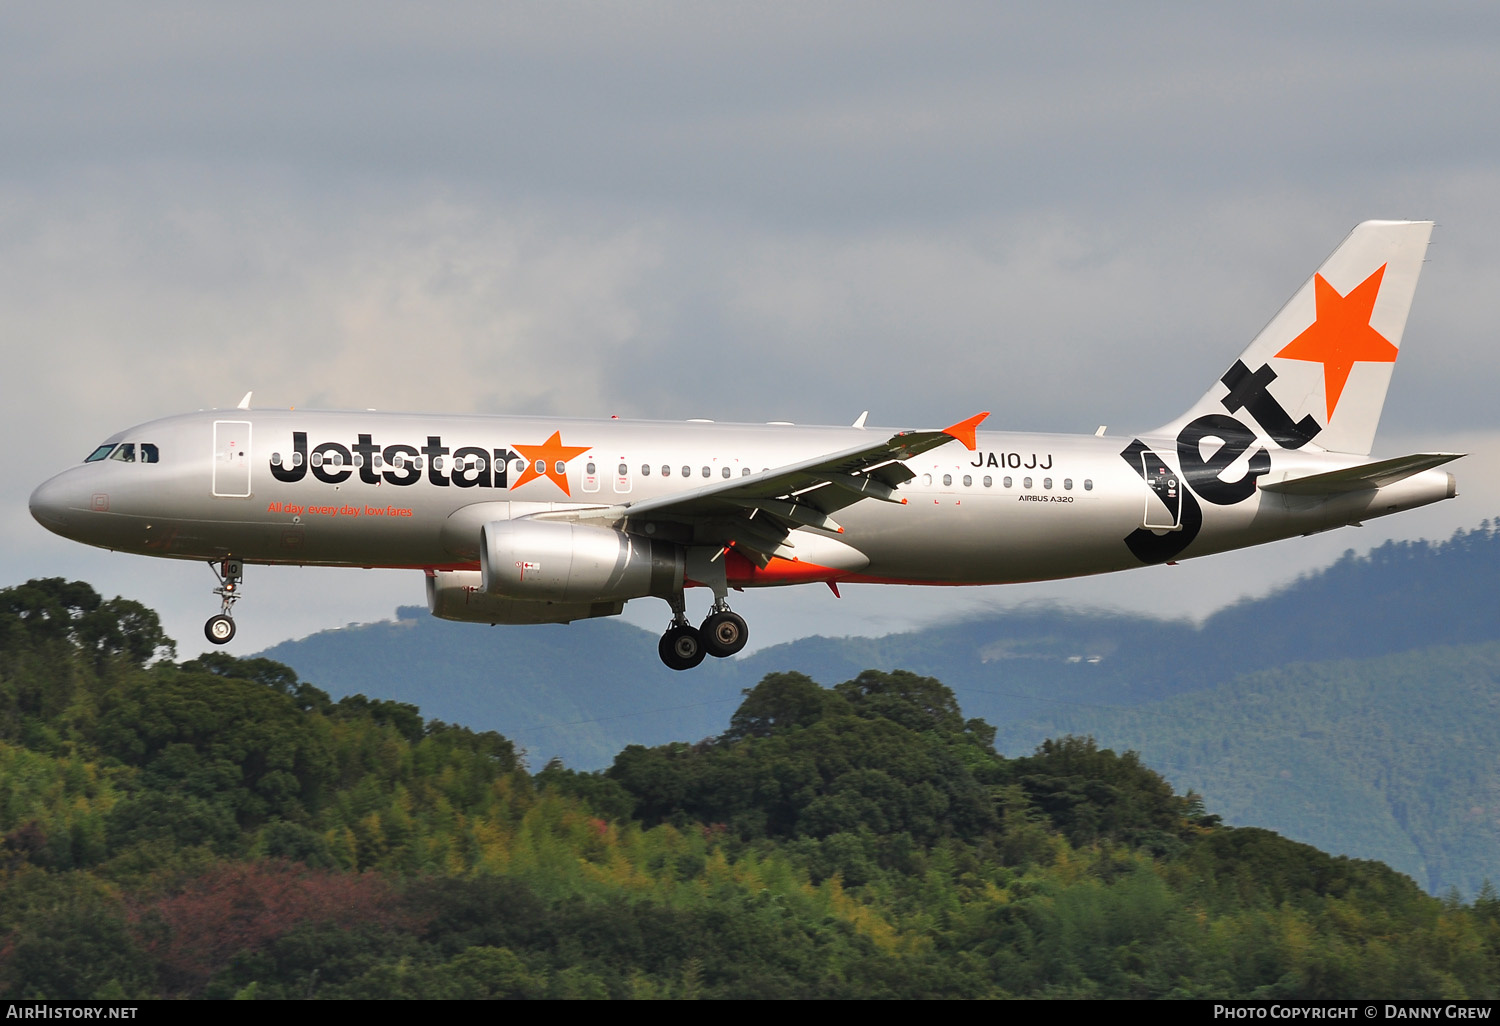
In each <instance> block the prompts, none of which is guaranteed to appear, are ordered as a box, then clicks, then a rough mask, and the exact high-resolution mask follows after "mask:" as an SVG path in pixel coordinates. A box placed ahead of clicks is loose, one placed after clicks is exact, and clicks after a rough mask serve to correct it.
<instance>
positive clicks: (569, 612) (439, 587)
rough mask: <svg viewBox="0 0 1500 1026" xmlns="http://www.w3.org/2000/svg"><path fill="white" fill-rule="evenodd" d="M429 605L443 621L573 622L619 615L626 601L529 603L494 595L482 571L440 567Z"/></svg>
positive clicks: (431, 582) (430, 581) (431, 583)
mask: <svg viewBox="0 0 1500 1026" xmlns="http://www.w3.org/2000/svg"><path fill="white" fill-rule="evenodd" d="M427 608H428V610H429V611H430V612H431V613H432V615H433V616H435V617H437V618H438V619H440V620H459V621H462V622H464V623H488V624H500V623H503V624H531V623H571V622H572V621H574V620H587V619H589V618H591V617H595V616H618V615H620V613H621V612H623V611H624V609H625V603H624V602H610V601H608V600H606V601H603V602H527V601H526V600H525V599H513V598H505V597H503V596H499V595H490V594H488V593H487V592H486V591H485V590H484V584H483V581H482V580H481V578H480V575H479V571H478V570H437V571H435V572H433V573H431V574H429V575H428V577H427Z"/></svg>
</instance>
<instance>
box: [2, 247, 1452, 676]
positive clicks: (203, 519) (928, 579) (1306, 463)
mask: <svg viewBox="0 0 1500 1026" xmlns="http://www.w3.org/2000/svg"><path fill="white" fill-rule="evenodd" d="M1431 230H1432V222H1430V221H1367V222H1365V223H1363V224H1360V225H1358V226H1356V227H1355V228H1354V230H1353V231H1352V232H1351V233H1350V235H1349V236H1348V238H1346V239H1345V240H1344V242H1343V243H1342V244H1340V245H1339V247H1338V248H1337V249H1336V250H1334V252H1333V253H1332V254H1331V255H1330V256H1329V257H1328V258H1327V259H1326V260H1325V261H1324V262H1323V264H1322V265H1321V266H1320V267H1319V268H1318V270H1317V272H1316V273H1315V274H1314V275H1313V276H1312V278H1310V279H1309V280H1308V281H1307V282H1306V283H1304V284H1303V286H1302V287H1301V288H1300V289H1299V290H1298V291H1297V292H1296V294H1295V295H1293V297H1292V298H1291V300H1290V301H1289V302H1288V303H1287V304H1286V305H1285V306H1284V307H1283V308H1282V309H1281V311H1280V312H1279V313H1278V314H1277V315H1276V316H1275V317H1273V318H1272V319H1271V321H1270V323H1268V324H1267V325H1266V326H1265V328H1264V329H1262V330H1261V332H1260V333H1259V334H1258V335H1256V336H1255V338H1254V340H1253V341H1252V342H1251V343H1250V345H1249V346H1248V347H1247V348H1246V349H1245V351H1244V352H1243V353H1241V354H1240V356H1239V358H1238V359H1236V360H1235V361H1234V362H1233V363H1232V364H1231V365H1230V366H1229V367H1228V368H1227V369H1226V370H1225V372H1224V373H1223V375H1222V376H1221V377H1220V378H1219V379H1218V380H1217V381H1215V382H1214V383H1213V384H1212V385H1211V386H1210V387H1209V389H1208V391H1207V392H1205V393H1204V395H1203V396H1202V398H1200V399H1199V400H1198V401H1197V402H1196V403H1194V404H1193V405H1192V406H1191V407H1189V408H1188V410H1187V412H1185V413H1183V414H1182V415H1181V416H1180V417H1178V418H1176V419H1175V420H1173V421H1171V422H1170V423H1168V424H1166V425H1164V426H1162V427H1160V428H1157V429H1155V430H1153V431H1145V432H1141V433H1139V434H1131V435H1127V436H1124V437H1121V436H1115V437H1108V436H1106V435H1105V429H1104V428H1102V427H1101V428H1100V429H1099V431H1098V432H1096V433H1095V434H1094V435H1082V436H1071V435H1058V434H1019V433H1009V432H989V431H984V432H981V431H979V430H978V426H979V424H980V423H981V421H983V420H984V419H985V418H986V417H987V416H988V414H986V413H979V414H976V415H974V416H972V417H968V418H966V419H964V420H961V421H958V422H957V423H955V424H952V425H950V426H948V427H945V428H942V429H931V430H883V429H876V428H872V427H869V426H867V425H866V423H865V420H866V416H865V415H861V416H860V418H859V419H858V420H857V421H855V422H854V424H853V425H852V426H848V427H829V426H822V427H805V426H794V425H791V424H785V423H769V424H719V423H713V422H710V421H689V422H686V423H677V422H671V423H669V422H660V421H654V422H653V421H646V422H632V421H625V420H618V419H609V420H579V419H557V418H541V417H506V416H471V415H452V414H411V413H382V412H374V411H364V412H341V411H329V412H304V411H299V410H280V409H275V410H272V409H258V408H251V406H250V399H251V395H250V394H247V395H246V396H245V398H244V400H243V401H242V402H241V403H240V405H239V406H238V407H236V408H234V409H225V410H209V411H200V412H198V413H189V414H185V415H181V416H174V417H167V418H165V419H161V420H154V421H150V422H148V423H145V424H140V425H137V426H135V427H131V428H128V429H126V430H124V431H121V432H119V433H118V434H115V435H112V436H111V437H109V438H108V439H106V440H105V441H104V442H103V443H102V444H100V445H99V446H98V447H97V448H95V449H94V450H93V451H92V452H90V453H89V454H88V455H87V456H86V457H85V458H84V460H83V461H82V463H81V464H79V465H77V466H74V467H71V468H69V469H67V470H65V471H63V472H62V473H60V474H58V475H57V476H55V477H53V478H52V479H51V480H49V481H47V482H45V483H44V484H42V485H41V486H39V487H38V488H37V489H36V491H35V492H34V493H33V494H32V496H31V501H30V508H31V513H32V515H33V517H35V519H36V520H37V521H38V522H39V523H40V524H42V526H44V527H46V528H47V529H48V530H50V531H53V532H54V533H56V534H59V535H62V536H63V537H65V538H70V539H73V540H75V541H80V542H84V543H86V544H89V545H96V546H100V547H103V548H108V549H112V550H118V551H122V552H132V553H138V554H141V555H148V556H162V557H167V558H172V559H193V560H203V561H206V562H208V564H209V566H210V568H211V569H213V571H214V573H215V575H216V577H217V579H218V586H217V587H216V588H215V589H214V594H215V595H216V596H218V597H219V599H220V611H219V613H218V614H217V615H215V616H213V617H211V618H210V619H209V620H208V622H207V623H206V624H205V625H204V633H205V636H206V637H207V638H208V640H209V641H210V642H213V643H214V644H224V643H226V642H228V641H229V640H230V639H231V638H233V637H234V635H235V622H234V619H233V616H232V611H233V607H234V604H235V603H236V602H237V601H238V600H239V598H240V597H241V585H242V583H243V579H244V567H245V565H246V564H257V565H266V566H275V565H288V564H295V565H316V566H345V567H399V568H411V569H416V570H421V571H422V572H423V573H424V574H425V575H426V588H427V600H428V606H429V608H430V610H431V612H432V613H433V615H435V616H438V617H441V618H444V619H448V620H460V621H468V622H477V623H488V624H492V625H493V624H539V623H568V622H571V621H575V620H581V619H586V618H590V617H599V616H613V615H616V614H618V613H620V612H621V611H622V610H623V609H624V606H625V603H626V602H629V601H632V600H635V599H640V598H647V597H655V598H661V599H665V600H666V602H667V603H668V605H669V606H670V607H671V620H670V623H669V625H668V627H667V629H666V631H665V633H664V634H663V635H662V637H661V641H660V643H659V646H658V650H659V653H660V656H661V659H662V661H663V662H664V663H665V664H666V665H667V666H669V667H671V668H672V669H675V670H685V669H689V668H691V667H694V666H697V665H698V664H699V663H701V662H702V661H703V660H704V658H705V656H714V657H720V658H722V657H726V656H731V655H733V654H735V653H736V652H739V651H740V650H742V649H743V648H744V646H745V643H746V641H747V639H748V636H749V634H748V627H747V625H746V623H745V621H744V619H743V618H741V617H740V616H739V615H738V614H736V613H734V612H733V611H732V610H731V609H730V607H729V593H730V591H731V590H740V589H744V588H758V587H774V586H782V585H792V584H806V583H822V584H826V585H827V586H828V587H829V588H830V589H832V590H833V592H834V594H835V595H837V594H838V587H839V585H840V584H848V583H883V584H928V585H931V584H948V585H987V584H1004V583H1015V582H1023V581H1041V580H1051V579H1057V578H1065V577H1075V576H1082V575H1086V574H1099V573H1107V572H1112V571H1118V570H1126V569H1130V568H1132V567H1141V566H1149V565H1153V564H1161V563H1174V562H1176V561H1178V560H1181V559H1187V558H1191V557H1196V556H1203V555H1208V554H1210V553H1216V552H1224V551H1226V550H1230V549H1238V548H1242V547H1245V546H1250V545H1258V544H1261V543H1264V542H1270V541H1275V540H1278V539H1282V538H1289V537H1293V536H1296V535H1306V534H1312V533H1315V532H1319V531H1324V530H1329V529H1332V528H1336V527H1342V526H1345V525H1357V524H1359V523H1361V522H1363V521H1365V520H1369V519H1372V518H1374V517H1380V516H1385V515H1387V514H1390V513H1396V512H1400V511H1402V510H1408V509H1413V508H1416V507H1418V506H1424V505H1427V504H1429V503H1432V502H1437V501H1440V500H1443V499H1451V498H1453V497H1454V496H1455V495H1456V494H1457V486H1456V483H1455V481H1454V478H1453V476H1452V475H1451V474H1449V473H1447V472H1446V471H1440V470H1437V469H1436V468H1437V467H1440V466H1442V465H1443V464H1445V463H1448V462H1449V461H1451V460H1454V459H1458V458H1459V457H1460V456H1462V455H1464V454H1462V453H1416V454H1413V455H1409V456H1400V457H1396V458H1394V459H1381V460H1373V461H1372V460H1371V459H1370V458H1369V454H1370V451H1371V447H1372V443H1373V441H1374V437H1375V430H1376V426H1377V424H1378V422H1379V419H1380V411H1381V407H1382V405H1383V404H1384V401H1385V395H1386V389H1387V386H1388V385H1389V383H1390V378H1391V372H1392V370H1393V369H1394V366H1395V360H1396V357H1397V355H1398V352H1399V348H1400V345H1401V337H1402V334H1403V332H1404V329H1405V326H1406V320H1407V313H1408V311H1409V310H1410V308H1411V301H1412V296H1413V293H1414V292H1415V289H1416V284H1417V277H1418V274H1419V273H1420V271H1421V268H1422V263H1423V259H1424V255H1425V253H1426V249H1427V243H1428V239H1429V236H1430V234H1431ZM694 587H701V588H706V589H708V590H709V592H710V593H711V595H712V602H711V605H710V608H709V611H708V615H707V617H706V618H705V619H704V620H703V621H702V622H701V623H700V624H699V625H698V626H694V625H693V623H692V622H691V621H690V620H689V618H688V615H687V604H686V592H687V591H688V590H689V589H691V588H694Z"/></svg>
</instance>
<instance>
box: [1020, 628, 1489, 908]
mask: <svg viewBox="0 0 1500 1026" xmlns="http://www.w3.org/2000/svg"><path fill="white" fill-rule="evenodd" d="M1069 732H1078V733H1087V734H1091V735H1094V736H1096V737H1098V738H1099V739H1100V741H1101V742H1107V743H1108V744H1111V745H1115V746H1124V747H1129V748H1134V749H1137V750H1138V751H1140V752H1141V754H1142V756H1143V757H1144V758H1145V759H1147V760H1148V761H1149V762H1150V763H1151V765H1152V766H1154V767H1156V768H1157V769H1159V770H1160V771H1161V772H1162V773H1164V774H1165V775H1166V776H1167V777H1168V778H1169V779H1171V780H1172V781H1173V783H1174V784H1176V785H1177V786H1178V787H1191V788H1193V789H1195V790H1197V791H1199V792H1200V793H1202V794H1203V796H1204V799H1205V801H1207V802H1208V803H1209V804H1211V805H1212V806H1213V808H1214V810H1215V811H1216V812H1218V813H1220V814H1221V815H1223V816H1224V818H1225V819H1226V821H1228V822H1231V823H1254V824H1256V825H1259V826H1265V827H1269V828H1271V829H1273V830H1277V831H1279V832H1281V833H1284V834H1286V835H1287V836H1289V837H1295V838H1297V839H1298V840H1302V841H1307V842H1309V843H1311V844H1316V845H1317V846H1319V847H1321V848H1324V849H1326V850H1329V851H1335V852H1340V853H1346V854H1355V853H1357V854H1360V855H1363V856H1368V857H1374V858H1379V859H1381V860H1382V861H1384V862H1387V863H1389V864H1390V865H1392V866H1394V867H1396V868H1397V869H1400V870H1401V871H1402V872H1405V873H1408V874H1410V875H1411V876H1412V877H1414V878H1415V879H1416V880H1417V881H1418V882H1419V883H1421V884H1422V885H1423V886H1424V887H1426V888H1427V889H1428V890H1429V891H1430V892H1432V893H1434V894H1441V893H1444V892H1445V891H1447V890H1448V889H1449V888H1450V887H1456V888H1458V890H1459V891H1460V892H1461V893H1463V894H1466V895H1472V894H1475V893H1477V892H1478V890H1479V888H1480V887H1481V886H1482V885H1483V883H1484V881H1485V880H1486V879H1496V880H1500V758H1497V755H1500V643H1496V642H1490V643H1487V644H1482V645H1466V646H1441V647H1437V648H1423V649H1417V650H1414V651H1411V652H1406V653H1402V654H1401V655H1393V656H1385V657H1383V658H1380V659H1367V660H1337V661H1330V662H1322V663H1300V664H1293V665H1291V666H1286V667H1282V668H1280V669H1276V670H1263V671H1261V672H1259V673H1253V674H1247V675H1245V676H1243V677H1238V678H1235V679H1234V680H1231V681H1230V682H1229V683H1227V684H1223V685H1221V686H1219V687H1217V688H1214V689H1213V690H1211V691H1201V692H1195V693H1192V694H1186V695H1179V696H1176V697H1173V698H1170V699H1166V700H1163V701H1160V702H1154V703H1150V704H1145V705H1138V706H1130V707H1123V708H1122V707H1109V706H1102V705H1100V706H1089V705H1078V704H1066V703H1061V702H1060V703H1056V704H1055V705H1054V706H1053V708H1052V709H1051V710H1050V711H1049V713H1048V714H1047V715H1045V716H1039V717H1036V718H1033V719H1030V720H1024V721H1016V722H1012V723H1008V724H1006V726H1005V727H1004V729H1003V730H1002V731H1001V734H1002V737H1001V741H1000V745H1001V747H1002V748H1006V747H1010V748H1017V747H1024V746H1026V745H1030V744H1035V743H1036V739H1037V738H1039V737H1047V736H1049V735H1053V734H1058V733H1069Z"/></svg>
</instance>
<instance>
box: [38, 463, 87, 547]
mask: <svg viewBox="0 0 1500 1026" xmlns="http://www.w3.org/2000/svg"><path fill="white" fill-rule="evenodd" d="M66 476H67V475H65V474H59V475H58V476H57V477H54V478H52V480H50V481H44V482H43V483H42V484H40V485H38V486H37V489H36V491H34V492H32V493H31V502H30V506H31V515H32V517H33V518H34V519H35V520H36V522H37V523H39V524H41V525H42V526H43V527H45V528H46V529H47V530H49V531H54V532H57V533H59V534H60V533H62V532H63V531H64V530H65V529H66V528H67V526H68V517H69V515H70V514H72V513H73V511H74V509H76V507H77V503H76V501H73V500H74V499H75V498H76V496H75V495H74V493H75V492H76V491H77V489H76V488H74V487H73V485H72V483H71V482H69V481H65V480H64V478H65V477H66Z"/></svg>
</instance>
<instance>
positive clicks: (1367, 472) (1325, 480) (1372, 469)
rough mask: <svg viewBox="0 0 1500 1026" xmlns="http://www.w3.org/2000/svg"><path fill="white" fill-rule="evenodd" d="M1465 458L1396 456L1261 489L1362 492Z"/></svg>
mask: <svg viewBox="0 0 1500 1026" xmlns="http://www.w3.org/2000/svg"><path fill="white" fill-rule="evenodd" d="M1464 455H1466V454H1465V453H1461V452H1419V453H1414V454H1412V455H1410V456H1397V457H1396V458H1395V459H1393V460H1380V461H1378V462H1376V463H1362V464H1360V465H1359V466H1357V467H1345V468H1344V469H1343V470H1330V471H1328V472H1327V473H1325V474H1309V475H1308V476H1306V477H1294V478H1290V479H1288V480H1286V481H1275V482H1272V483H1270V484H1267V483H1266V482H1265V480H1264V479H1262V480H1261V485H1260V490H1261V491H1263V492H1281V493H1283V494H1285V495H1336V494H1339V493H1341V492H1358V491H1363V490H1364V489H1366V488H1383V487H1385V486H1386V485H1389V484H1395V483H1396V482H1397V481H1401V480H1404V479H1406V478H1408V477H1411V476H1412V475H1413V474H1420V473H1421V472H1422V471H1424V470H1431V469H1432V468H1433V467H1441V466H1442V465H1443V464H1444V463H1449V462H1452V461H1453V460H1456V459H1459V458H1460V457H1462V456H1464Z"/></svg>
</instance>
